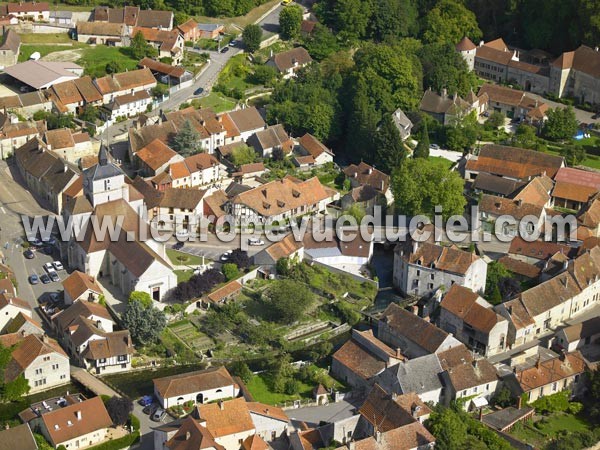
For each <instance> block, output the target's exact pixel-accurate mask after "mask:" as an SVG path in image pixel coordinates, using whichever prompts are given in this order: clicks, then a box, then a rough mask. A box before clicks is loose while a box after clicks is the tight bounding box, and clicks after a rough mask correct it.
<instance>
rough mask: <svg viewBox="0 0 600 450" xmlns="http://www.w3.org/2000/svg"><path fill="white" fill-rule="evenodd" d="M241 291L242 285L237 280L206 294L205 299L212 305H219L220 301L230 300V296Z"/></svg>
mask: <svg viewBox="0 0 600 450" xmlns="http://www.w3.org/2000/svg"><path fill="white" fill-rule="evenodd" d="M241 291H242V285H241V284H240V282H239V281H237V280H233V281H230V282H229V283H227V284H225V285H224V286H221V287H220V288H219V289H217V290H215V291H213V292H211V293H210V294H208V295H207V298H208V299H209V300H210V301H211V302H213V303H219V302H220V301H221V300H223V299H225V298H231V296H233V295H237V294H239V293H240V292H241Z"/></svg>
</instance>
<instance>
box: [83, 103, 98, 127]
mask: <svg viewBox="0 0 600 450" xmlns="http://www.w3.org/2000/svg"><path fill="white" fill-rule="evenodd" d="M99 116H100V112H99V111H98V108H96V107H95V106H92V105H87V106H85V107H84V108H83V111H81V113H80V114H79V118H80V119H81V120H84V121H86V122H90V123H95V122H96V120H98V117H99Z"/></svg>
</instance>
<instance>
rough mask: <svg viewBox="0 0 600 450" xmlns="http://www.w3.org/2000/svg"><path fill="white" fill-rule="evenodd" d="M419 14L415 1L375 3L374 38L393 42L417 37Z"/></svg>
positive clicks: (395, 0)
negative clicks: (408, 37)
mask: <svg viewBox="0 0 600 450" xmlns="http://www.w3.org/2000/svg"><path fill="white" fill-rule="evenodd" d="M418 19H419V12H418V10H417V6H416V4H415V1H414V0H378V1H375V2H373V16H372V18H371V24H370V25H371V28H372V35H373V38H374V39H375V40H377V41H381V42H391V41H394V40H396V39H398V38H401V37H406V36H416V35H417V34H418V31H419V22H418Z"/></svg>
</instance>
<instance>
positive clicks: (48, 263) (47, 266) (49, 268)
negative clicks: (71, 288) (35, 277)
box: [44, 262, 54, 272]
mask: <svg viewBox="0 0 600 450" xmlns="http://www.w3.org/2000/svg"><path fill="white" fill-rule="evenodd" d="M44 270H45V271H46V272H50V271H51V270H54V266H53V265H52V263H51V262H47V263H46V264H44Z"/></svg>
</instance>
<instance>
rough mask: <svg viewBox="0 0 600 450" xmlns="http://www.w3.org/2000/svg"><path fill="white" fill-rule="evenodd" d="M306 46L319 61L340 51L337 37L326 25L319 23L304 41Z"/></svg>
mask: <svg viewBox="0 0 600 450" xmlns="http://www.w3.org/2000/svg"><path fill="white" fill-rule="evenodd" d="M304 46H305V47H306V50H307V51H308V53H310V56H312V57H313V59H315V60H317V61H321V60H323V59H325V58H327V57H328V56H329V55H331V54H333V53H335V52H337V51H338V50H339V49H340V46H339V44H338V41H337V38H336V37H335V35H334V34H333V33H332V32H331V30H329V28H327V27H326V26H324V25H321V24H320V23H317V24H316V25H315V27H314V29H313V32H312V33H311V34H310V35H309V36H307V37H306V38H305V39H304Z"/></svg>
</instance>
